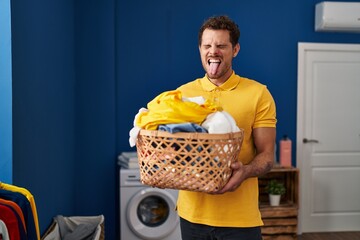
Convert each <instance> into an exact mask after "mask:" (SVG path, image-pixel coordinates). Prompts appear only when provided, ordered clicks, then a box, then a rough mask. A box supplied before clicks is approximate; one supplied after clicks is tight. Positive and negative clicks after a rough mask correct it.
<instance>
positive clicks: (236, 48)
mask: <svg viewBox="0 0 360 240" xmlns="http://www.w3.org/2000/svg"><path fill="white" fill-rule="evenodd" d="M239 51H240V43H237V44H236V45H235V47H234V49H233V57H236V56H237V55H238V53H239Z"/></svg>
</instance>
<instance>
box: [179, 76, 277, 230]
mask: <svg viewBox="0 0 360 240" xmlns="http://www.w3.org/2000/svg"><path fill="white" fill-rule="evenodd" d="M178 90H180V91H181V92H182V94H183V96H184V97H196V96H203V97H204V98H206V99H209V100H212V101H214V102H215V103H217V104H219V105H220V106H221V107H222V108H223V110H224V111H227V112H228V113H229V114H230V115H232V117H233V118H234V119H235V121H236V124H237V125H238V127H239V128H243V129H244V133H245V134H244V140H243V144H242V148H241V152H240V154H239V161H241V162H242V163H244V164H248V163H249V162H251V161H252V159H253V158H254V156H255V154H256V149H255V147H254V144H253V137H252V130H253V129H254V128H259V127H274V128H275V127H276V108H275V102H274V99H273V98H272V96H271V94H270V92H269V91H268V89H267V88H266V86H265V85H262V84H260V83H258V82H256V81H254V80H251V79H247V78H243V77H240V76H238V75H236V74H235V73H234V72H233V74H232V75H231V77H230V78H229V79H228V80H227V81H226V82H225V83H223V84H222V85H221V86H216V85H214V84H213V83H211V82H210V81H209V80H208V78H207V77H206V76H204V77H203V78H200V79H196V80H194V81H192V82H189V83H187V84H184V85H182V86H180V87H179V88H178ZM258 195H259V190H258V179H257V178H249V179H247V180H245V181H244V182H243V183H242V184H241V186H240V187H239V188H238V189H237V190H236V191H234V192H228V193H224V194H221V195H212V194H207V193H200V192H190V191H179V197H178V202H177V210H178V214H179V216H180V217H182V218H184V219H186V220H188V221H190V222H193V223H200V224H206V225H210V226H223V227H254V226H261V225H263V222H262V220H261V215H260V211H259V206H258V198H259V196H258Z"/></svg>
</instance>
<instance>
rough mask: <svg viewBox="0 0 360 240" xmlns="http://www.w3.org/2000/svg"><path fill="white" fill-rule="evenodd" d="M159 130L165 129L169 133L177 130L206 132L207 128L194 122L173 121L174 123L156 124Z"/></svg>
mask: <svg viewBox="0 0 360 240" xmlns="http://www.w3.org/2000/svg"><path fill="white" fill-rule="evenodd" d="M158 130H159V131H166V132H169V133H177V132H200V133H207V130H206V129H205V128H203V127H202V126H200V125H198V124H195V123H174V124H162V125H159V126H158Z"/></svg>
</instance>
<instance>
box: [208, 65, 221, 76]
mask: <svg viewBox="0 0 360 240" xmlns="http://www.w3.org/2000/svg"><path fill="white" fill-rule="evenodd" d="M219 65H220V63H218V62H212V63H210V73H211V74H212V75H214V74H216V72H217V69H218V67H219Z"/></svg>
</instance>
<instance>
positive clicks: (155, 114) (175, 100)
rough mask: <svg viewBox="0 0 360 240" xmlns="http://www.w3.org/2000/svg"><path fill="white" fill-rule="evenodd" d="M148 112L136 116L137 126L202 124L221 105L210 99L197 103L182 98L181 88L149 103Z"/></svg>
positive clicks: (155, 126) (163, 94)
mask: <svg viewBox="0 0 360 240" xmlns="http://www.w3.org/2000/svg"><path fill="white" fill-rule="evenodd" d="M147 108H148V112H142V113H140V114H139V115H138V117H137V118H136V126H138V127H140V128H143V129H148V130H156V129H157V127H158V125H160V124H172V123H185V122H191V123H196V124H199V125H200V124H201V123H202V122H203V121H204V120H205V119H206V117H207V116H208V115H209V114H210V113H213V112H216V111H221V107H219V106H217V105H215V103H213V102H211V101H210V100H206V101H205V103H204V104H197V103H194V102H188V101H183V100H182V94H181V92H180V91H179V90H173V91H167V92H163V93H161V94H160V95H158V96H157V97H155V98H154V99H153V100H152V101H151V102H149V103H148V105H147Z"/></svg>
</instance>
